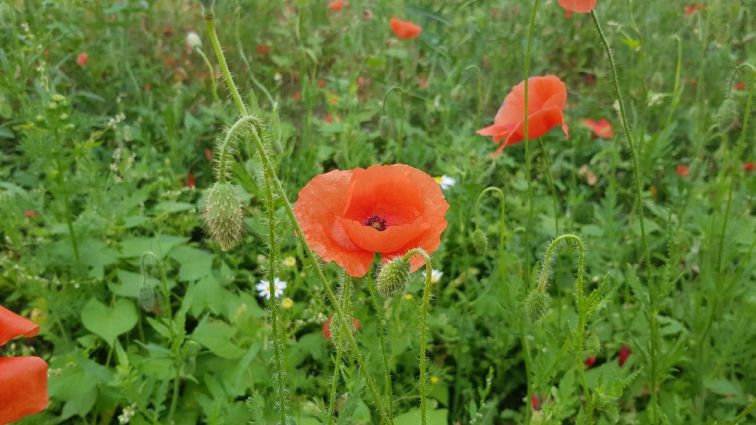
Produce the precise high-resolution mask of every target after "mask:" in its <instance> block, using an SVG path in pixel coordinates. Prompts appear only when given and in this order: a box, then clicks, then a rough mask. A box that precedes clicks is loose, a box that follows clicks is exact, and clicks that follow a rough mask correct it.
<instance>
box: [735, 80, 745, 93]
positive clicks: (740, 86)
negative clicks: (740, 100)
mask: <svg viewBox="0 0 756 425" xmlns="http://www.w3.org/2000/svg"><path fill="white" fill-rule="evenodd" d="M734 89H735V90H737V91H743V90H745V89H746V83H744V82H742V81H738V82H737V83H735V87H734Z"/></svg>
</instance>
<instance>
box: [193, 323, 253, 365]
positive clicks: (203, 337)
mask: <svg viewBox="0 0 756 425" xmlns="http://www.w3.org/2000/svg"><path fill="white" fill-rule="evenodd" d="M235 334H236V330H235V329H234V328H232V327H231V326H230V325H229V324H228V323H226V322H221V321H215V320H214V321H210V320H208V319H203V320H202V321H201V322H200V324H199V325H198V326H197V329H195V330H194V333H192V338H194V340H195V341H197V342H198V343H200V345H202V346H203V347H205V348H207V349H208V350H210V351H212V352H213V353H214V354H216V355H218V356H220V357H223V358H224V359H238V358H239V357H241V356H243V355H244V350H242V349H241V348H239V347H238V346H237V345H234V344H233V343H232V342H231V339H232V338H233V337H234V335H235Z"/></svg>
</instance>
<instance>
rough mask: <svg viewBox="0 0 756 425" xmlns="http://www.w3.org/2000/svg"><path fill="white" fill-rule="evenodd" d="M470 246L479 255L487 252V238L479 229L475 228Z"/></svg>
mask: <svg viewBox="0 0 756 425" xmlns="http://www.w3.org/2000/svg"><path fill="white" fill-rule="evenodd" d="M472 244H473V247H474V248H475V250H476V251H478V253H479V254H483V253H485V252H486V251H488V237H487V236H486V234H485V233H483V231H482V230H480V227H477V228H476V229H475V231H474V232H473V234H472Z"/></svg>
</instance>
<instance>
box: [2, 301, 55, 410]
mask: <svg viewBox="0 0 756 425" xmlns="http://www.w3.org/2000/svg"><path fill="white" fill-rule="evenodd" d="M37 333H39V326H37V324H36V323H34V322H32V321H31V320H28V319H26V318H24V317H21V316H19V315H17V314H15V313H13V312H12V311H10V310H8V309H6V308H5V307H3V306H0V345H3V344H5V343H6V342H8V341H10V340H11V339H13V338H15V337H18V336H25V337H27V338H30V337H32V336H34V335H36V334H37ZM47 401H48V397H47V363H45V361H44V360H42V359H40V358H39V357H5V358H0V424H5V423H10V422H14V421H17V420H19V419H21V418H23V417H24V416H29V415H33V414H35V413H38V412H40V411H42V410H44V409H45V407H47Z"/></svg>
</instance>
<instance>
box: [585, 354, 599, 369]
mask: <svg viewBox="0 0 756 425" xmlns="http://www.w3.org/2000/svg"><path fill="white" fill-rule="evenodd" d="M583 363H584V364H585V367H586V368H588V369H590V368H591V367H592V366H593V365H594V364H596V356H590V357H586V358H585V360H584V361H583Z"/></svg>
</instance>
